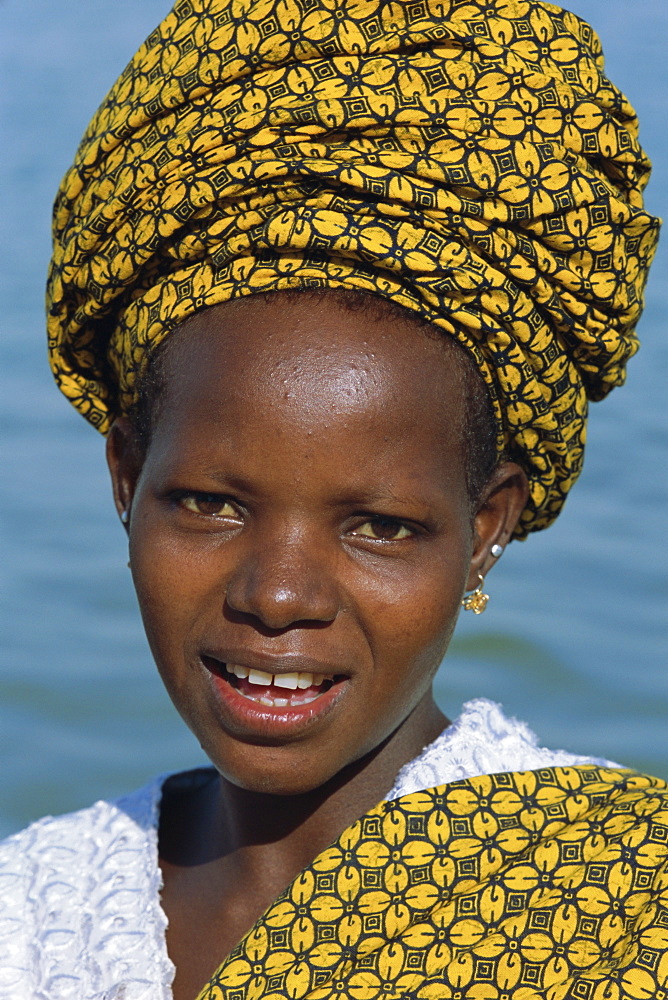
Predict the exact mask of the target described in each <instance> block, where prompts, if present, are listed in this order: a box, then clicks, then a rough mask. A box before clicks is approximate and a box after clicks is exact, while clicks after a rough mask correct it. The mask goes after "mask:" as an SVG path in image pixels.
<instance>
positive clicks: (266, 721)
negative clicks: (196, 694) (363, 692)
mask: <svg viewBox="0 0 668 1000" xmlns="http://www.w3.org/2000/svg"><path fill="white" fill-rule="evenodd" d="M201 662H202V664H203V665H204V667H205V668H206V669H207V671H208V672H209V674H210V676H211V680H212V682H213V685H214V689H215V691H216V693H217V696H218V699H219V701H220V704H221V707H222V708H223V710H224V712H225V715H226V716H228V717H229V718H230V722H231V723H232V724H233V728H234V729H238V728H242V729H244V730H246V731H248V729H251V730H253V729H255V730H257V732H258V735H267V732H268V731H269V730H270V731H272V732H276V733H277V732H279V731H281V732H283V731H287V730H288V729H295V728H296V729H300V728H302V727H303V726H304V725H308V724H309V723H313V722H315V721H316V720H317V719H318V718H320V717H322V716H323V715H325V714H327V713H328V712H329V710H330V709H331V708H332V706H333V705H334V704H335V703H336V702H337V701H338V700H339V699H340V697H341V695H342V694H343V691H344V689H345V687H346V686H347V685H346V682H347V681H348V678H347V677H345V676H344V675H340V674H334V673H325V672H316V671H310V670H281V671H275V672H272V673H270V672H269V671H264V670H260V669H258V668H257V667H248V666H246V665H245V664H241V663H232V662H223V661H222V660H218V659H216V658H214V657H212V656H202V657H201Z"/></svg>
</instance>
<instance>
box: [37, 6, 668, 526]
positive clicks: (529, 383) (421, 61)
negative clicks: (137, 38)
mask: <svg viewBox="0 0 668 1000" xmlns="http://www.w3.org/2000/svg"><path fill="white" fill-rule="evenodd" d="M648 176H649V162H648V160H647V158H646V156H645V154H644V153H643V150H642V149H641V147H640V145H639V143H638V138H637V121H636V118H635V115H634V112H633V109H632V108H631V107H630V105H629V104H628V102H627V101H626V99H625V98H624V97H623V95H622V94H621V93H620V92H619V91H618V90H617V89H616V88H615V87H614V86H613V85H612V84H611V83H610V81H609V80H608V79H607V78H606V77H605V75H604V70H603V60H602V55H601V49H600V43H599V41H598V38H597V37H596V35H595V34H594V32H593V31H592V29H591V28H590V27H589V26H588V25H587V24H585V23H584V22H582V21H580V20H579V19H578V18H577V17H575V16H574V15H573V14H570V13H568V12H564V11H561V10H559V9H558V8H556V7H553V6H552V5H550V4H547V3H541V2H537V0H467V2H465V0H413V2H410V0H407V2H402V3H397V2H394V0H346V2H345V3H344V2H342V0H179V2H177V3H176V4H175V6H174V8H173V10H172V11H171V12H170V13H169V14H168V15H167V17H166V18H165V19H164V21H163V22H162V23H161V24H160V25H159V26H158V28H156V30H155V31H154V32H153V33H152V34H151V36H150V37H149V38H148V40H147V41H146V43H145V44H144V45H143V46H142V48H141V49H140V50H139V52H138V53H137V55H136V56H135V57H134V59H133V60H132V61H131V62H130V64H129V66H128V67H127V69H126V70H125V72H124V73H123V74H122V75H121V77H120V78H119V80H118V81H117V83H116V84H115V85H114V87H113V88H112V90H111V92H110V93H109V95H108V96H107V98H106V99H105V101H104V102H103V104H102V106H101V107H100V109H99V111H98V112H97V114H96V116H95V117H94V119H93V121H92V122H91V124H90V126H89V128H88V130H87V132H86V134H85V136H84V138H83V140H82V143H81V146H80V148H79V151H78V153H77V157H76V160H75V163H74V165H73V166H72V168H71V169H70V170H69V171H68V173H67V175H66V176H65V178H64V180H63V182H62V185H61V188H60V191H59V195H58V198H57V201H56V205H55V210H54V230H53V231H54V250H53V259H52V263H51V268H50V274H49V283H48V294H47V299H48V330H49V349H50V357H51V364H52V368H53V371H54V374H55V377H56V379H57V381H58V383H59V385H60V387H61V389H62V390H63V392H64V393H65V394H66V395H67V396H68V398H69V399H70V400H71V401H72V402H73V404H74V405H75V406H76V407H77V408H78V409H79V410H80V411H81V412H82V413H83V414H84V416H86V418H87V419H88V420H89V421H90V422H91V423H92V424H94V426H96V427H97V428H98V429H99V430H100V431H102V432H103V433H106V431H107V430H108V428H109V426H110V424H111V422H112V420H113V419H114V417H115V416H117V415H118V414H120V413H124V412H127V411H128V409H129V408H130V407H131V406H132V404H133V401H134V400H135V399H136V390H137V382H138V378H139V377H140V375H141V373H142V372H143V371H144V370H145V369H146V366H147V365H148V364H149V362H150V357H151V355H152V353H153V351H154V350H155V348H156V347H157V346H158V344H159V343H160V342H161V341H162V340H163V339H164V338H165V337H166V336H167V335H168V334H169V332H170V331H171V330H173V329H174V327H176V326H178V325H179V324H180V323H182V322H183V321H184V320H185V319H187V318H188V317H189V316H191V315H192V314H193V313H195V312H197V311H199V310H201V309H203V308H206V307H207V306H211V305H215V304H217V303H220V302H224V301H226V300H228V299H230V298H233V297H239V296H245V295H252V294H255V293H258V292H271V291H276V290H280V289H286V288H291V289H292V288H297V289H304V288H312V289H320V288H329V287H344V288H345V287H353V288H357V289H361V290H363V291H367V292H370V293H372V294H375V295H379V296H381V297H384V298H389V299H392V300H393V301H395V302H397V303H399V304H401V305H403V306H405V307H407V308H408V309H410V310H413V311H414V312H416V313H418V314H419V315H420V316H421V317H422V318H424V319H426V320H428V321H430V322H431V323H433V324H435V325H436V326H438V327H440V328H441V329H442V330H443V331H444V332H445V333H446V334H449V335H451V336H453V337H455V338H456V339H457V340H458V341H459V342H460V343H461V344H463V346H464V347H465V348H466V349H467V350H469V351H470V352H472V354H473V355H474V357H475V359H476V361H477V363H478V365H479V368H480V370H481V372H482V374H483V376H484V378H485V381H486V383H487V386H488V389H489V392H490V395H491V397H492V402H493V404H494V407H495V412H496V416H497V423H498V445H499V449H500V450H501V449H503V450H505V452H506V453H508V454H509V455H510V457H513V458H515V459H517V460H518V461H520V462H521V464H522V465H523V466H524V468H525V469H526V471H527V473H528V476H529V480H530V491H531V495H530V500H529V504H528V506H527V508H526V510H525V511H524V514H523V516H522V520H521V522H520V524H519V526H518V529H517V534H518V536H523V535H525V534H526V533H527V531H530V530H534V529H537V528H542V527H544V526H545V525H547V524H548V523H550V521H551V520H552V519H553V518H554V517H555V516H556V514H557V513H558V511H559V509H560V508H561V505H562V504H563V501H564V498H565V496H566V493H567V492H568V490H569V489H570V487H571V485H572V484H573V482H574V480H575V479H576V477H577V475H578V473H579V471H580V468H581V465H582V455H583V447H584V439H585V420H586V414H587V399H588V398H589V399H600V398H602V397H603V396H604V395H605V394H606V393H607V392H608V391H609V390H610V389H611V388H612V387H613V386H615V385H619V384H620V383H621V382H622V381H623V380H624V371H625V364H626V361H627V359H628V358H629V357H630V355H631V354H633V353H634V352H635V350H636V347H637V342H636V339H635V334H634V330H635V325H636V323H637V320H638V318H639V315H640V312H641V309H642V300H643V288H644V284H645V280H646V276H647V271H648V268H649V263H650V261H651V258H652V255H653V253H654V249H655V246H656V240H657V235H658V222H657V220H656V219H654V218H653V217H652V216H651V215H649V214H648V213H647V212H646V211H645V210H644V209H643V204H642V190H643V188H644V186H645V183H646V181H647V179H648Z"/></svg>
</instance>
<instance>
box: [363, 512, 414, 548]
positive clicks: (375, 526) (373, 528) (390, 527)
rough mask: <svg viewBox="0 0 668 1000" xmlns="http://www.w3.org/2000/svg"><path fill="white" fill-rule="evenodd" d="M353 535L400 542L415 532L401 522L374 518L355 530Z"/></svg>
mask: <svg viewBox="0 0 668 1000" xmlns="http://www.w3.org/2000/svg"><path fill="white" fill-rule="evenodd" d="M353 534H355V535H361V536H362V537H363V538H374V539H376V540H377V541H383V542H399V541H401V539H402V538H410V536H411V535H412V534H413V532H412V531H411V530H410V528H407V527H406V525H405V524H401V522H400V521H393V520H391V519H390V518H385V517H374V518H371V519H369V520H368V521H365V522H364V523H363V524H360V525H359V527H358V528H355V530H354V532H353Z"/></svg>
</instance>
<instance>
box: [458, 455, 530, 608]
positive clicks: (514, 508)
mask: <svg viewBox="0 0 668 1000" xmlns="http://www.w3.org/2000/svg"><path fill="white" fill-rule="evenodd" d="M528 498H529V484H528V481H527V477H526V473H525V472H524V470H523V469H522V468H521V467H520V466H519V465H517V463H516V462H501V463H500V464H499V465H497V467H496V468H495V469H494V472H493V473H492V475H491V476H490V479H489V481H488V483H487V485H486V486H485V489H484V491H483V494H482V497H481V499H480V502H479V506H478V510H477V512H476V515H475V518H474V531H475V539H474V548H473V556H472V557H471V566H470V569H469V577H468V580H467V583H466V588H467V590H473V589H474V588H475V587H477V586H478V583H479V582H480V581H479V579H478V574H480V575H481V576H483V577H484V576H486V575H487V573H488V572H489V571H490V569H491V568H492V566H493V565H494V563H495V562H496V561H497V559H498V558H499V555H500V554H501V553H500V551H499V550H498V549H497V550H496V552H497V554H496V555H495V554H494V553H493V552H492V547H493V546H500V549H501V551H503V549H504V548H505V546H506V545H507V544H508V542H509V541H510V539H511V538H512V534H513V531H514V530H515V525H516V524H517V522H518V520H519V517H520V514H521V513H522V511H523V510H524V508H525V506H526V502H527V500H528Z"/></svg>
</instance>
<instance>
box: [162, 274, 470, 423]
mask: <svg viewBox="0 0 668 1000" xmlns="http://www.w3.org/2000/svg"><path fill="white" fill-rule="evenodd" d="M458 354H459V351H458V349H457V347H456V345H454V344H453V343H452V341H450V340H449V339H448V338H447V337H444V336H440V335H439V334H438V333H437V332H436V331H432V330H431V329H429V328H427V329H425V327H424V326H423V325H421V324H419V323H418V322H415V323H414V322H411V321H410V319H404V317H403V316H394V315H389V316H388V315H385V314H384V313H383V312H382V311H374V310H373V309H371V310H367V309H357V308H356V309H350V308H348V307H346V305H345V304H344V303H342V302H341V301H340V300H338V299H337V297H336V296H335V295H329V296H328V295H325V296H322V297H318V298H313V297H311V296H309V295H302V296H299V295H298V296H291V297H286V296H282V295H280V294H279V295H271V296H267V297H262V296H251V297H249V298H246V299H237V300H233V301H231V302H227V303H223V304H221V305H219V306H215V307H213V308H210V309H207V310H205V311H203V312H201V313H198V314H197V315H196V316H194V317H193V318H192V319H191V320H189V321H188V322H187V323H186V324H184V326H183V327H182V328H181V329H180V330H179V331H177V332H176V333H175V334H174V335H173V340H172V343H171V344H170V345H169V348H168V351H167V355H166V357H165V361H164V364H163V374H164V376H165V383H166V385H165V395H166V397H167V399H168V400H169V403H170V408H173V407H174V405H176V404H178V403H180V402H185V400H184V399H183V397H190V398H191V399H192V397H193V395H197V396H198V397H199V398H201V397H202V396H203V394H207V395H209V396H210V397H211V398H210V399H209V401H210V403H211V404H212V405H214V406H216V405H218V403H220V402H221V401H223V400H231V399H233V398H239V397H244V396H245V397H250V396H252V397H253V399H254V400H255V401H256V402H257V403H258V404H259V405H262V401H263V400H264V402H265V405H268V406H271V405H275V403H276V401H277V400H278V399H280V400H281V401H284V402H287V401H288V400H290V399H297V398H299V399H300V400H302V401H305V400H308V402H309V403H310V405H312V406H314V407H318V406H324V407H334V408H336V409H338V408H341V409H346V408H348V409H350V410H354V409H355V408H356V407H357V408H358V409H359V408H361V407H362V405H364V406H365V407H366V409H367V410H368V411H369V413H372V412H373V411H374V407H375V409H376V410H378V411H379V412H381V411H385V413H386V415H387V416H391V414H392V413H395V414H396V413H397V412H398V410H399V408H402V409H403V411H404V412H411V413H413V414H414V415H415V416H418V415H419V417H420V419H427V418H428V419H430V420H435V421H437V422H440V421H442V420H445V421H446V423H447V424H448V426H451V425H452V424H453V421H455V422H456V423H457V424H458V425H459V423H460V420H461V409H462V400H463V388H462V384H463V376H462V364H461V361H460V359H459V357H458Z"/></svg>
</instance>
